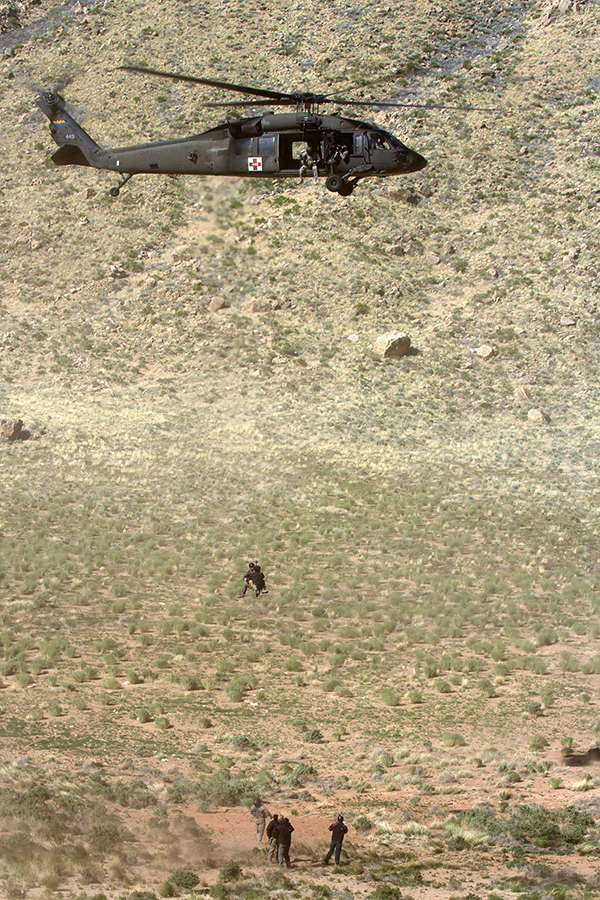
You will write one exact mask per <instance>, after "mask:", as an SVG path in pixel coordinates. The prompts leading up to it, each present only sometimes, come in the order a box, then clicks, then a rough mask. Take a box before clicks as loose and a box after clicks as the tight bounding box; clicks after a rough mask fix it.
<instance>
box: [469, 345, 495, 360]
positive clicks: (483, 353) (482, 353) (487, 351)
mask: <svg viewBox="0 0 600 900" xmlns="http://www.w3.org/2000/svg"><path fill="white" fill-rule="evenodd" d="M473 352H474V353H475V356H478V357H479V358H480V359H491V358H492V356H495V354H496V351H495V350H494V348H493V347H490V345H489V344H482V345H481V347H476V348H475V350H474V351H473Z"/></svg>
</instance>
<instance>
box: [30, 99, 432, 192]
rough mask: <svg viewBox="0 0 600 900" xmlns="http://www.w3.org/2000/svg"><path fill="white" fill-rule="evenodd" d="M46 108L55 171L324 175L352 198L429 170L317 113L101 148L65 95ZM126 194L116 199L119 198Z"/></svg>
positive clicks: (409, 155) (231, 122)
mask: <svg viewBox="0 0 600 900" xmlns="http://www.w3.org/2000/svg"><path fill="white" fill-rule="evenodd" d="M39 105H40V107H41V109H42V110H43V111H44V113H45V114H46V115H47V116H48V118H49V119H50V133H51V134H52V137H53V139H54V141H55V142H56V143H57V144H58V146H59V149H58V150H57V151H56V152H55V153H54V154H53V156H52V159H53V161H54V163H55V164H56V165H81V166H92V167H94V168H98V169H108V170H110V171H114V172H119V173H120V174H121V177H122V181H121V185H122V184H124V183H125V181H127V180H128V179H129V178H130V177H132V176H133V175H140V174H144V173H148V174H159V173H163V174H170V175H171V174H176V175H230V176H236V177H239V178H290V177H298V176H300V177H303V176H304V175H309V176H310V175H312V176H313V177H315V178H317V177H319V176H325V177H326V178H327V182H326V184H327V187H328V188H329V190H331V191H339V193H341V194H344V193H345V194H348V193H351V191H352V189H353V187H354V185H355V184H356V183H357V182H358V181H359V180H360V179H362V178H367V177H373V176H375V177H382V176H392V175H406V174H408V173H410V172H417V171H419V170H420V169H422V168H424V166H426V165H427V160H426V159H424V157H422V156H421V155H420V154H419V153H417V152H415V151H414V150H411V149H409V148H408V147H406V146H405V145H404V144H403V143H402V142H401V141H399V140H398V139H397V138H395V137H394V136H393V135H391V134H389V133H388V132H386V131H383V130H382V129H380V128H378V127H377V126H376V125H373V124H371V123H369V122H361V121H357V120H354V119H347V118H343V117H341V116H334V115H319V114H318V113H316V112H311V111H306V110H305V111H303V112H289V113H274V112H268V113H266V114H263V115H260V116H253V117H247V118H234V119H228V120H227V122H225V123H222V124H220V125H217V126H216V127H214V128H211V129H210V130H208V131H205V132H203V133H202V134H197V135H193V136H191V137H187V138H180V139H176V140H168V141H154V142H152V143H144V144H135V145H133V146H130V147H117V148H112V149H107V150H105V149H102V148H101V147H100V146H99V145H98V144H96V142H95V141H94V140H93V139H92V138H91V137H90V136H89V135H88V134H87V133H86V132H85V131H84V130H83V129H82V128H81V126H80V125H79V124H78V123H77V122H75V120H74V119H73V118H72V117H71V116H70V115H69V114H68V113H67V112H66V110H65V108H64V101H63V100H62V98H60V97H58V95H55V94H54V95H53V94H47V95H44V97H43V98H42V99H41V100H40V101H39ZM118 192H119V188H113V189H112V191H111V193H112V194H113V196H117V195H118Z"/></svg>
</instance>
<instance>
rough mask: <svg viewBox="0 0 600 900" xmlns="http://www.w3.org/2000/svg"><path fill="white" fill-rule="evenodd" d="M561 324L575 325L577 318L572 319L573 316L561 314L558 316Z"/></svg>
mask: <svg viewBox="0 0 600 900" xmlns="http://www.w3.org/2000/svg"><path fill="white" fill-rule="evenodd" d="M560 324H561V325H565V326H566V325H577V319H574V318H573V316H561V318H560Z"/></svg>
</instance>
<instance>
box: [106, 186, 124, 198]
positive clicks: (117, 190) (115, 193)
mask: <svg viewBox="0 0 600 900" xmlns="http://www.w3.org/2000/svg"><path fill="white" fill-rule="evenodd" d="M108 193H109V194H110V196H111V197H118V196H119V194H120V193H121V189H120V188H118V187H114V188H111V189H110V191H109V192H108Z"/></svg>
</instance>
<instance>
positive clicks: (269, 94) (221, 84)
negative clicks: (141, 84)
mask: <svg viewBox="0 0 600 900" xmlns="http://www.w3.org/2000/svg"><path fill="white" fill-rule="evenodd" d="M119 69H123V70H124V71H125V72H141V73H142V74H143V75H156V76H157V77H158V78H171V79H172V80H173V81H187V82H188V83H189V84H207V85H208V86H209V87H217V88H223V89H224V90H226V91H238V93H240V94H251V95H252V96H254V97H262V98H263V99H266V100H288V99H292V98H293V95H292V94H284V93H282V92H281V91H269V90H265V89H264V88H253V87H248V86H247V85H244V84H230V83H229V82H228V81H214V80H213V79H211V78H196V77H195V76H194V75H179V74H178V73H176V72H163V71H161V70H160V69H148V68H146V66H119Z"/></svg>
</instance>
